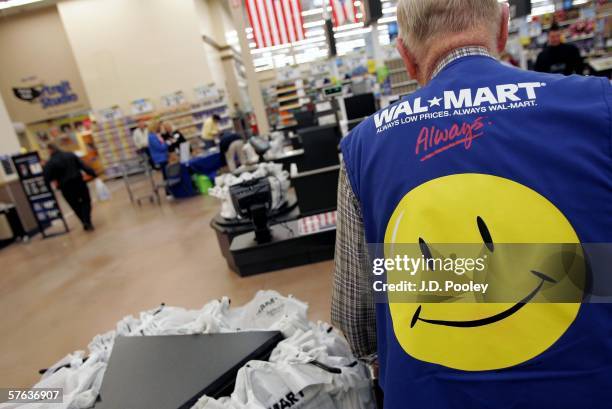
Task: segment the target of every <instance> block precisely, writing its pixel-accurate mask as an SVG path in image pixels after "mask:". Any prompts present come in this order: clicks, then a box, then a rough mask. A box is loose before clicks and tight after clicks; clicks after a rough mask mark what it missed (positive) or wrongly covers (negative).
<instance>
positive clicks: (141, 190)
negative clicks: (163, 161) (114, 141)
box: [120, 156, 161, 206]
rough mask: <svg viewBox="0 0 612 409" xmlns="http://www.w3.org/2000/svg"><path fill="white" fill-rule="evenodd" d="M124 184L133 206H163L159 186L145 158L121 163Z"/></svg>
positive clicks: (140, 157) (136, 158) (126, 160)
mask: <svg viewBox="0 0 612 409" xmlns="http://www.w3.org/2000/svg"><path fill="white" fill-rule="evenodd" d="M120 168H121V175H122V177H123V182H124V183H125V187H126V189H127V192H128V196H129V197H130V202H132V204H134V203H136V204H138V206H142V202H143V201H145V200H148V201H149V203H157V205H161V201H160V197H159V188H160V187H159V186H158V184H157V183H156V182H155V178H154V173H153V170H152V169H151V165H150V164H149V161H148V160H147V158H146V157H144V156H138V157H134V158H130V159H125V160H123V161H121V163H120Z"/></svg>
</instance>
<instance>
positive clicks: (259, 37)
mask: <svg viewBox="0 0 612 409" xmlns="http://www.w3.org/2000/svg"><path fill="white" fill-rule="evenodd" d="M245 5H246V10H247V14H248V16H249V22H250V23H251V27H252V28H253V37H254V39H255V44H257V48H264V47H272V46H275V45H282V44H287V43H295V42H296V41H300V40H304V39H305V38H306V35H305V33H304V21H303V20H302V5H301V4H300V0H245Z"/></svg>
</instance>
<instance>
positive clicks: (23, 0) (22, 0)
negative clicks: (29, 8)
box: [0, 0, 42, 10]
mask: <svg viewBox="0 0 612 409" xmlns="http://www.w3.org/2000/svg"><path fill="white" fill-rule="evenodd" d="M39 1H42V0H8V1H4V2H2V3H0V10H3V9H9V8H11V7H18V6H25V5H26V4H32V3H38V2H39Z"/></svg>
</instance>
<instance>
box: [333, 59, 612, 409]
mask: <svg viewBox="0 0 612 409" xmlns="http://www.w3.org/2000/svg"><path fill="white" fill-rule="evenodd" d="M611 95H612V93H611V87H610V83H609V81H608V80H607V79H602V78H588V77H579V76H572V77H563V76H560V75H549V74H541V73H535V72H530V71H523V70H519V69H515V68H512V67H508V66H505V65H503V64H501V63H499V62H498V61H496V60H494V59H492V58H489V57H486V56H469V57H464V58H461V59H459V60H456V61H454V62H452V63H451V64H450V65H448V66H447V67H445V68H444V69H443V71H442V72H441V73H440V74H438V75H437V76H436V77H435V78H434V79H433V80H432V81H431V82H430V84H428V85H427V86H426V87H424V88H422V89H420V90H418V91H417V92H416V93H414V94H412V95H409V96H407V97H405V98H404V99H403V100H402V101H399V102H397V103H395V104H394V105H392V106H391V107H389V108H388V109H387V110H381V111H380V112H378V113H377V114H376V115H375V116H372V117H370V118H368V119H367V120H366V121H364V122H363V123H362V124H360V126H359V127H357V128H356V129H355V130H353V132H351V134H350V135H349V136H347V137H346V138H345V139H344V140H343V141H342V145H341V146H342V152H343V156H344V161H345V164H346V169H347V174H348V177H349V181H350V183H351V186H352V188H353V191H354V193H355V195H356V197H357V199H358V200H359V202H360V204H361V209H362V213H363V220H364V225H365V233H366V239H367V241H368V242H369V243H382V242H384V240H385V235H386V234H387V233H388V230H389V226H388V224H389V220H390V219H391V217H392V215H393V214H394V212H395V211H396V208H397V207H398V204H400V202H401V201H402V199H403V198H404V197H405V196H406V197H412V196H407V195H409V193H411V192H418V188H420V187H422V186H425V185H427V184H428V183H429V182H432V181H435V180H446V181H449V183H450V185H449V188H450V189H454V188H455V187H456V186H452V183H461V180H460V179H458V180H454V179H452V178H447V177H449V176H451V175H463V174H478V175H491V176H494V177H495V178H494V179H491V178H488V177H485V178H488V179H487V180H489V179H491V180H500V179H499V178H503V180H505V181H511V182H510V183H511V184H514V185H513V186H520V187H521V189H526V190H528V191H529V192H534V193H530V194H531V195H532V196H533V195H536V196H538V197H543V198H544V199H542V200H545V201H546V202H547V203H549V204H551V205H552V206H554V207H555V208H556V209H558V211H559V212H560V214H562V215H563V216H564V217H565V218H566V219H567V221H568V222H569V223H570V224H571V227H572V228H573V230H574V231H575V234H576V235H577V237H578V239H579V240H580V242H582V243H610V242H612V135H611V129H612V118H611V115H612V114H611V112H612V111H611V106H612V96H611ZM491 106H495V108H493V109H491V108H490V107H491ZM496 108H497V109H496ZM453 125H456V126H453ZM445 131H446V132H445ZM441 178H447V179H441ZM466 180H467V179H466ZM504 186H505V185H504ZM459 191H461V187H459ZM493 199H494V198H490V197H488V196H487V192H482V194H481V195H475V196H472V197H470V198H469V200H471V201H472V202H473V203H477V204H481V203H485V202H491V201H492V200H493ZM506 199H508V200H512V197H510V198H506ZM432 200H435V198H432ZM446 200H448V198H446ZM465 200H466V199H465V198H457V199H456V200H454V199H450V200H448V202H447V203H445V206H446V207H447V208H448V209H450V211H453V209H461V208H462V207H461V203H460V201H465ZM549 208H550V207H549ZM429 210H431V209H428V208H423V209H420V212H419V215H418V217H420V218H424V219H426V220H425V222H426V223H429V224H435V223H436V222H437V213H436V211H433V210H432V211H431V212H430V211H429ZM525 210H527V212H526V213H529V209H520V205H519V209H517V211H522V212H525ZM410 216H411V215H405V216H404V217H406V218H407V221H406V223H410V219H409V217H410ZM456 216H457V217H458V218H459V217H462V215H461V214H457V215H456ZM513 217H520V215H508V217H507V219H508V221H509V222H512V218H513ZM502 220H503V217H502ZM420 223H423V221H422V220H421V221H420ZM406 226H408V225H406ZM442 228H445V229H452V228H453V226H452V223H451V225H448V226H444V227H442ZM501 228H502V229H503V226H502V227H501ZM495 236H496V232H495V231H493V238H494V239H495ZM415 240H416V239H415ZM521 313H522V312H521V311H519V312H518V313H517V314H521ZM517 317H518V315H517ZM402 325H403V324H402ZM405 325H406V328H409V325H410V324H409V323H406V324H405ZM419 325H420V324H419ZM467 330H468V331H469V329H467ZM377 332H378V356H379V362H380V366H381V373H380V381H381V386H382V388H383V390H384V392H385V408H386V409H392V408H417V409H430V408H431V409H445V408H461V409H464V408H465V409H481V408H491V409H510V408H517V409H519V408H520V409H530V408H534V409H548V408H551V409H552V408H554V409H566V408H567V409H570V408H571V409H574V408H591V409H595V408H597V409H599V408H602V409H603V408H612V398H611V397H610V392H609V391H610V390H612V305H609V304H583V305H582V306H581V307H580V310H579V311H578V313H577V315H576V316H575V319H574V320H573V322H570V324H569V327H568V328H567V330H565V331H564V332H563V333H562V334H561V335H560V337H559V338H558V339H557V340H556V342H554V343H552V345H550V346H549V347H548V348H546V349H545V350H544V351H543V352H541V353H539V354H537V356H534V357H532V358H530V359H528V360H526V361H524V362H521V363H518V364H515V365H512V366H510V367H503V368H501V369H494V370H484V371H478V370H476V371H472V370H467V371H466V370H460V369H452V368H451V367H448V366H445V365H442V364H438V363H431V362H428V361H426V360H422V359H416V358H414V357H413V356H412V355H410V354H409V353H407V352H406V351H405V349H404V348H403V347H402V345H401V344H400V341H399V340H398V337H397V336H396V333H395V330H394V326H393V320H392V316H391V313H390V307H389V305H386V304H377ZM408 335H409V334H408ZM525 336H529V334H526V335H525ZM407 342H409V338H408V341H407ZM452 347H453V346H452V345H448V348H452ZM457 353H461V352H460V351H457ZM481 353H482V355H483V359H487V358H486V355H487V353H488V351H486V350H483V351H481Z"/></svg>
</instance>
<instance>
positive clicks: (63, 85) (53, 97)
mask: <svg viewBox="0 0 612 409" xmlns="http://www.w3.org/2000/svg"><path fill="white" fill-rule="evenodd" d="M13 95H15V97H16V98H17V99H19V100H21V101H25V102H29V103H39V104H40V105H41V106H42V108H43V109H47V108H53V107H56V106H60V105H65V104H70V103H73V102H76V101H78V99H79V97H78V95H77V94H75V93H74V92H73V91H72V87H71V86H70V81H61V82H59V83H57V84H52V85H46V84H42V85H38V86H34V87H13Z"/></svg>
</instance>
